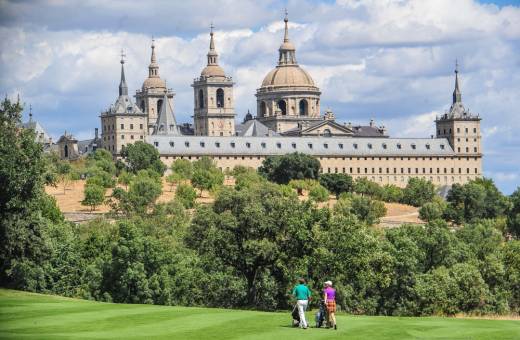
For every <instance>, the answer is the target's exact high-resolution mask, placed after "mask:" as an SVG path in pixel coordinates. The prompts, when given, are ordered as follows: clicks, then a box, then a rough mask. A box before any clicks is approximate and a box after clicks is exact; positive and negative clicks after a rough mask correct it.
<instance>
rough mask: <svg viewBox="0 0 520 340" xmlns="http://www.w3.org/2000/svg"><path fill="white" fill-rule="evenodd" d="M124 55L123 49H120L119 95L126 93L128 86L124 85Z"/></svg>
mask: <svg viewBox="0 0 520 340" xmlns="http://www.w3.org/2000/svg"><path fill="white" fill-rule="evenodd" d="M125 57H126V54H125V52H124V50H123V49H121V82H120V83H119V95H120V96H122V95H128V86H127V85H126V78H125Z"/></svg>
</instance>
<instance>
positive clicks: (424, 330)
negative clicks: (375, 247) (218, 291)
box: [0, 289, 520, 340]
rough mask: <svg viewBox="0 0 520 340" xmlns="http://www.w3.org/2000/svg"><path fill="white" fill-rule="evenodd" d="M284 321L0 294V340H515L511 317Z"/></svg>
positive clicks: (277, 316) (519, 335)
mask: <svg viewBox="0 0 520 340" xmlns="http://www.w3.org/2000/svg"><path fill="white" fill-rule="evenodd" d="M313 315H314V312H309V313H308V319H311V320H314V318H313ZM289 323H290V316H289V313H264V312H255V311H239V310H226V309H211V308H185V307H166V306H150V305H125V304H111V303H99V302H90V301H83V300H75V299H68V298H62V297H56V296H49V295H40V294H31V293H25V292H19V291H12V290H4V289H0V339H27V338H28V339H67V338H74V339H108V338H119V339H138V338H141V339H142V338H146V339H277V340H289V339H320V338H323V339H520V322H519V321H508V320H477V319H453V318H436V317H430V318H398V317H368V316H367V317H365V316H347V315H339V316H338V325H339V329H338V331H334V330H328V329H314V328H309V329H307V330H300V329H294V328H291V327H290V326H289ZM312 324H314V322H312Z"/></svg>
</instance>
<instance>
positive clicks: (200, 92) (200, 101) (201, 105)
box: [199, 89, 204, 109]
mask: <svg viewBox="0 0 520 340" xmlns="http://www.w3.org/2000/svg"><path fill="white" fill-rule="evenodd" d="M203 108H204V92H203V91H202V89H201V90H199V109H203Z"/></svg>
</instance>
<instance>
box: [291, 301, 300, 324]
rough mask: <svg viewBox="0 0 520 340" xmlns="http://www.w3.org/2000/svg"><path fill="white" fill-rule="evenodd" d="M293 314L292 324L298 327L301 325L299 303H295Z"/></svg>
mask: <svg viewBox="0 0 520 340" xmlns="http://www.w3.org/2000/svg"><path fill="white" fill-rule="evenodd" d="M291 316H292V326H293V327H298V326H299V325H300V313H298V304H295V305H294V307H293V309H292V312H291Z"/></svg>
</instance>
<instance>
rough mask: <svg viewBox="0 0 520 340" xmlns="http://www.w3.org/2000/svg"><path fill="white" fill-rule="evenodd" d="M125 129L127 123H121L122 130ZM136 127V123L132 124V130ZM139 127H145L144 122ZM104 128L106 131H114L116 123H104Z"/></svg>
mask: <svg viewBox="0 0 520 340" xmlns="http://www.w3.org/2000/svg"><path fill="white" fill-rule="evenodd" d="M124 129H125V124H121V130H124ZM133 129H134V124H130V130H133ZM139 129H140V130H142V129H143V124H139ZM103 130H104V131H113V130H114V124H112V125H103Z"/></svg>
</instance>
